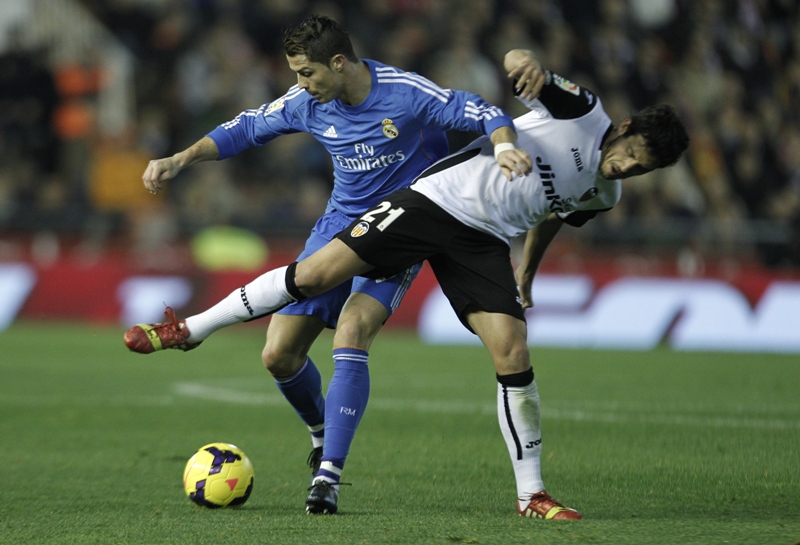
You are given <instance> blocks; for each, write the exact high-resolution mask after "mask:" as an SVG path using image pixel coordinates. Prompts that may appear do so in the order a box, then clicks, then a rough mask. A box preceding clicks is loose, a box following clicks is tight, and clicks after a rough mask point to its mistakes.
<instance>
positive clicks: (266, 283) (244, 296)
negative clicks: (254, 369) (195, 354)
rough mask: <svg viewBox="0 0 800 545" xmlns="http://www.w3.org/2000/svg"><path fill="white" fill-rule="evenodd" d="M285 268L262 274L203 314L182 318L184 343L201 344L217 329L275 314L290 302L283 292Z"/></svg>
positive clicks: (286, 292) (291, 298)
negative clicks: (184, 324) (186, 333)
mask: <svg viewBox="0 0 800 545" xmlns="http://www.w3.org/2000/svg"><path fill="white" fill-rule="evenodd" d="M286 268H287V267H280V268H278V269H273V270H271V271H269V272H266V273H264V274H262V275H261V276H259V277H258V278H256V279H255V280H253V281H252V282H250V283H249V284H247V285H245V286H242V287H241V288H239V289H237V290H235V291H233V292H231V294H230V295H228V296H227V297H225V299H223V300H222V301H220V302H219V303H217V304H216V305H214V306H213V307H211V308H210V309H208V310H206V311H205V312H201V313H200V314H196V315H195V316H189V317H188V318H186V327H187V328H189V339H188V341H189V342H198V341H202V340H204V339H206V338H207V337H208V336H209V335H211V334H212V333H214V332H215V331H217V330H218V329H222V328H223V327H227V326H229V325H233V324H238V323H240V322H244V321H247V320H250V319H252V318H257V317H259V316H264V315H266V314H269V313H271V312H275V311H276V310H278V309H279V308H281V307H283V306H284V305H286V304H288V303H291V302H292V301H294V298H293V297H292V296H291V295H289V291H288V290H287V289H286Z"/></svg>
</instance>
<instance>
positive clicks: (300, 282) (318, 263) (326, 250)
mask: <svg viewBox="0 0 800 545" xmlns="http://www.w3.org/2000/svg"><path fill="white" fill-rule="evenodd" d="M373 268H374V267H372V265H370V264H368V263H367V262H366V261H364V260H363V259H361V258H360V257H359V256H358V254H356V253H355V252H354V251H353V250H352V249H350V247H349V246H347V245H346V244H345V243H344V242H342V241H341V240H339V239H336V238H335V239H333V240H331V241H330V242H329V243H328V244H326V245H325V246H323V247H322V248H320V249H319V250H317V251H316V252H314V253H313V254H311V255H310V256H308V257H307V258H305V259H303V260H302V261H299V262H298V263H297V267H296V268H295V271H294V283H295V286H296V287H297V289H298V290H300V292H302V293H303V294H304V295H306V296H308V297H311V296H314V295H319V294H320V293H324V292H326V291H328V290H329V289H332V288H335V287H336V286H338V285H339V284H341V283H342V282H345V281H347V280H350V279H351V278H353V277H354V276H358V275H360V274H364V273H366V272H368V271H371V270H372V269H373Z"/></svg>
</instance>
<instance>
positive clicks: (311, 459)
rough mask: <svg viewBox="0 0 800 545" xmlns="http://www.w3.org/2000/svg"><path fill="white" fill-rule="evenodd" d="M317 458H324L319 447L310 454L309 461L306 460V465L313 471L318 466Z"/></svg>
mask: <svg viewBox="0 0 800 545" xmlns="http://www.w3.org/2000/svg"><path fill="white" fill-rule="evenodd" d="M317 452H319V455H317ZM317 458H322V448H321V447H317V448H315V449H314V450H312V451H311V452H310V453H309V455H308V460H306V465H307V466H308V467H310V468H311V469H314V466H315V465H317V464H318V462H317Z"/></svg>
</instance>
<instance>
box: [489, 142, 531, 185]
mask: <svg viewBox="0 0 800 545" xmlns="http://www.w3.org/2000/svg"><path fill="white" fill-rule="evenodd" d="M497 164H498V165H500V170H501V171H502V172H503V174H504V175H505V177H506V178H508V179H509V181H511V180H513V179H514V175H515V174H516V175H517V176H520V177H522V176H525V175H527V174H530V172H531V171H532V170H533V161H532V160H531V156H530V155H528V152H527V151H525V150H521V149H511V150H506V151H503V152H500V155H498V156H497Z"/></svg>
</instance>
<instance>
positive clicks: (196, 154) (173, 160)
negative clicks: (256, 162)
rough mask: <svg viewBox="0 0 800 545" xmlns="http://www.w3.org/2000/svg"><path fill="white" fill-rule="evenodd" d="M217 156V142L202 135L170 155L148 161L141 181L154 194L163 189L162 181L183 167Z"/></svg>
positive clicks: (170, 177)
mask: <svg viewBox="0 0 800 545" xmlns="http://www.w3.org/2000/svg"><path fill="white" fill-rule="evenodd" d="M218 157H219V149H218V148H217V144H216V143H215V142H214V141H213V140H212V139H211V138H209V137H208V136H204V137H203V138H201V139H200V140H199V141H197V142H196V143H195V144H193V145H191V146H190V147H188V148H186V149H185V150H183V151H181V152H178V153H176V154H175V155H173V156H172V157H165V158H163V159H154V160H152V161H150V163H149V164H148V165H147V168H146V169H145V171H144V174H143V175H142V181H143V182H144V186H145V188H147V190H148V191H149V192H150V193H152V194H153V195H155V194H156V193H158V192H159V191H161V189H163V182H165V181H167V180H171V179H173V178H174V177H175V176H177V175H178V173H179V172H180V171H181V170H183V169H184V168H186V167H188V166H189V165H193V164H194V163H199V162H200V161H213V160H215V159H217V158H218Z"/></svg>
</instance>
